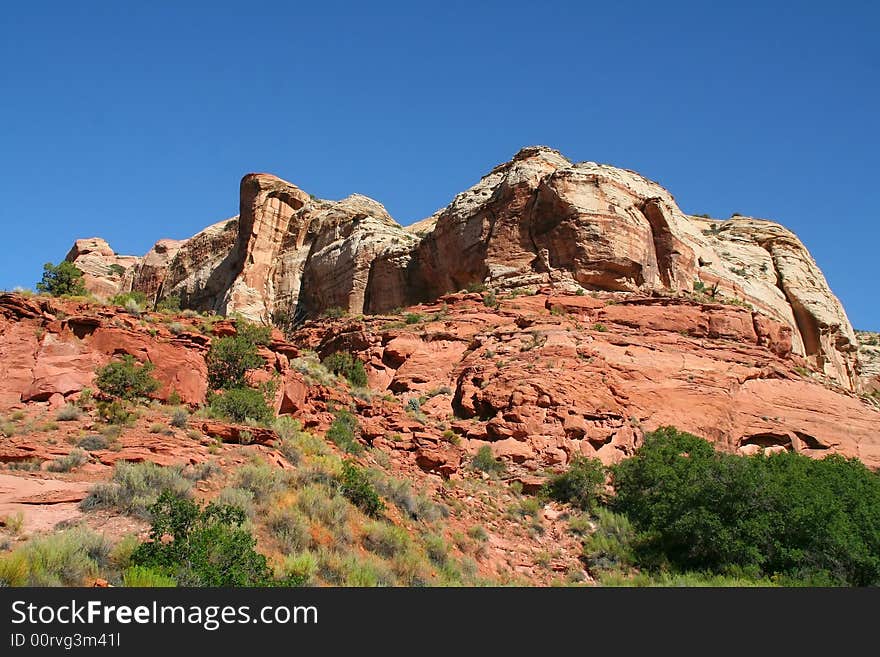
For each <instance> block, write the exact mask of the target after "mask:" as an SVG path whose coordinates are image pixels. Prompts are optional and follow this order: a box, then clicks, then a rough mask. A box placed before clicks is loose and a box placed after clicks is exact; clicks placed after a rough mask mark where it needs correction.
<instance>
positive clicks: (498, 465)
mask: <svg viewBox="0 0 880 657" xmlns="http://www.w3.org/2000/svg"><path fill="white" fill-rule="evenodd" d="M471 466H472V467H473V468H474V469H475V470H479V471H480V472H487V473H489V474H501V473H502V472H504V470H505V469H506V468H505V466H504V463H502V462H501V461H499V460H498V459H496V458H495V456H494V455H493V454H492V448H491V447H490V446H489V445H483V446H482V447H480V449H478V450H477V453H476V454H475V455H474V458H473V459H472V460H471Z"/></svg>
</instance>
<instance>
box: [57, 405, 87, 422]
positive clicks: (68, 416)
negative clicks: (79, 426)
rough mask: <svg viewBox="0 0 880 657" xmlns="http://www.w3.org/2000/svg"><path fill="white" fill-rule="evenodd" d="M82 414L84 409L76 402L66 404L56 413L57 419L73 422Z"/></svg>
mask: <svg viewBox="0 0 880 657" xmlns="http://www.w3.org/2000/svg"><path fill="white" fill-rule="evenodd" d="M80 415H82V411H81V409H80V408H79V406H77V405H75V404H66V405H65V406H64V407H63V408H60V409H59V410H58V413H56V414H55V419H56V420H58V421H59V422H72V421H74V420H78V419H79V417H80Z"/></svg>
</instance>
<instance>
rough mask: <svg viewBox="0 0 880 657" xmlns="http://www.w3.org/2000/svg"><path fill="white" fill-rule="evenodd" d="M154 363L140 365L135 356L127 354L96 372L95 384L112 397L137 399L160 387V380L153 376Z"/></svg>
mask: <svg viewBox="0 0 880 657" xmlns="http://www.w3.org/2000/svg"><path fill="white" fill-rule="evenodd" d="M153 369H155V366H154V365H153V364H152V363H144V364H143V365H140V366H138V364H137V361H136V360H135V359H134V356H131V355H129V354H126V355H124V356H123V357H122V360H118V361H113V362H112V363H108V364H107V365H105V366H104V367H100V368H98V370H97V371H96V372H95V374H96V376H95V385H96V386H97V387H98V389H99V390H100V391H101V392H103V393H105V394H108V395H111V396H112V397H119V398H122V399H128V400H135V399H138V398H140V397H146V396H148V395H149V394H150V393H152V392H155V391H156V390H158V389H159V382H158V381H156V379H154V378H153V377H152V376H150V374H151V372H152V371H153Z"/></svg>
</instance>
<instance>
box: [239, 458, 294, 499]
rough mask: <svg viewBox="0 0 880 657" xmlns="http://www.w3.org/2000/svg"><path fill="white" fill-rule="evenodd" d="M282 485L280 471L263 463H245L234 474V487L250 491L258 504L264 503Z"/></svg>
mask: <svg viewBox="0 0 880 657" xmlns="http://www.w3.org/2000/svg"><path fill="white" fill-rule="evenodd" d="M283 483H284V482H283V480H282V478H281V471H280V470H278V469H277V468H273V467H272V466H271V465H269V464H268V463H266V462H265V461H252V462H251V463H246V464H244V465H243V466H241V467H240V468H239V469H238V471H237V472H236V473H235V486H236V487H237V488H241V489H243V490H246V491H250V492H251V493H252V494H253V496H254V499H255V500H256V501H257V502H258V503H263V502H266V501H267V500H268V499H269V498H270V497H271V496H272V495H274V494H275V493H276V492H278V491H279V490H281V487H282V485H283Z"/></svg>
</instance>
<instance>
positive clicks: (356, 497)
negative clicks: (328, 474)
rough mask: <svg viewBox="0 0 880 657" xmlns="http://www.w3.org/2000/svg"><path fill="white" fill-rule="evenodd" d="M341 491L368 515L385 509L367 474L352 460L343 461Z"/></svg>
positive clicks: (373, 514)
mask: <svg viewBox="0 0 880 657" xmlns="http://www.w3.org/2000/svg"><path fill="white" fill-rule="evenodd" d="M339 491H340V492H341V493H342V494H343V495H344V496H345V497H346V498H348V500H349V501H350V502H351V503H352V504H354V505H355V506H356V507H358V508H359V509H360V510H361V511H363V512H364V513H366V514H367V515H368V516H378V515H379V514H380V513H381V512H382V511H383V510H384V509H385V503H384V502H382V499H381V498H380V497H379V493H377V492H376V489H375V488H373V485H372V484H371V483H370V479H369V477H368V476H367V474H366V473H365V472H364V471H363V470H362V469H361V468H359V467H357V465H355V463H354V462H353V461H351V460H346V461H343V462H342V472H341V474H340V476H339Z"/></svg>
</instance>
